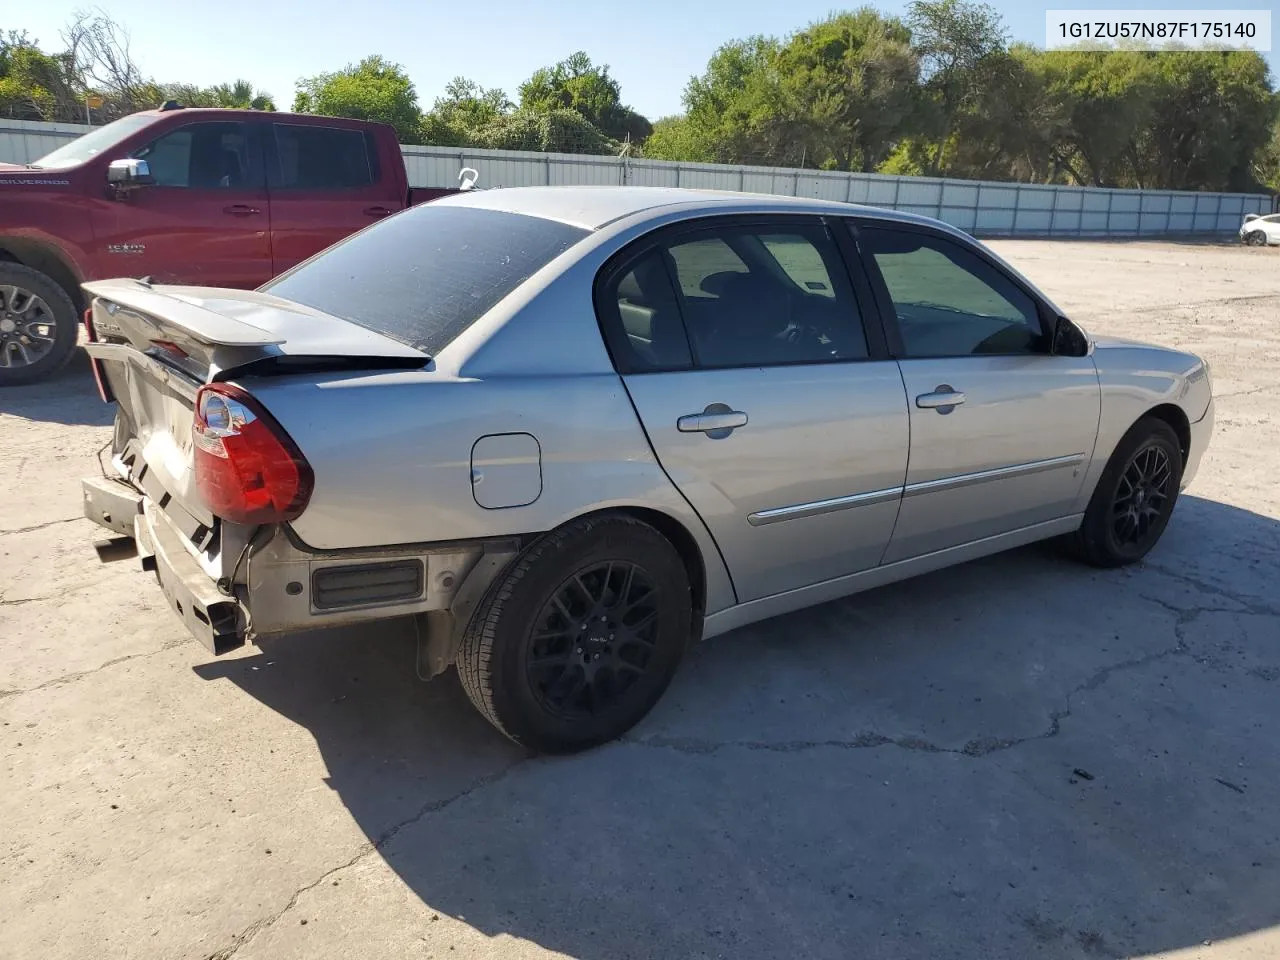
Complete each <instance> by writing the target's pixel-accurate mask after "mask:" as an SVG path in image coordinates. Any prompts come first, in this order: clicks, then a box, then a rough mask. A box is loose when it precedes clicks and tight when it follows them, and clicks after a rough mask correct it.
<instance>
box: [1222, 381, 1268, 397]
mask: <svg viewBox="0 0 1280 960" xmlns="http://www.w3.org/2000/svg"><path fill="white" fill-rule="evenodd" d="M1275 389H1276V388H1275V387H1274V386H1272V385H1270V384H1268V385H1267V386H1263V387H1254V388H1253V389H1252V390H1236V391H1234V392H1233V393H1215V394H1214V395H1213V399H1214V400H1226V399H1228V398H1230V397H1249V396H1252V395H1253V394H1255V393H1263V392H1264V391H1267V390H1275Z"/></svg>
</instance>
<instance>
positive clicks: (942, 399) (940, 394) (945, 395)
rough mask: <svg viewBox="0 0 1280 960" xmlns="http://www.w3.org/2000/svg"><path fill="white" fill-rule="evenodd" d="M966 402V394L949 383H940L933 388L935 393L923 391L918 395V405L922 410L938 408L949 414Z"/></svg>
mask: <svg viewBox="0 0 1280 960" xmlns="http://www.w3.org/2000/svg"><path fill="white" fill-rule="evenodd" d="M962 403H964V394H963V393H961V392H960V391H959V390H956V389H955V388H954V387H952V386H951V384H949V383H940V384H938V385H937V386H936V387H934V388H933V393H922V394H920V396H918V397H916V406H917V407H919V408H920V409H922V410H937V411H938V412H939V413H941V414H948V413H950V412H951V411H952V410H954V409H955V408H956V407H958V406H960V404H962Z"/></svg>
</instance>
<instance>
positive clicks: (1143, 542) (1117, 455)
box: [1075, 417, 1182, 567]
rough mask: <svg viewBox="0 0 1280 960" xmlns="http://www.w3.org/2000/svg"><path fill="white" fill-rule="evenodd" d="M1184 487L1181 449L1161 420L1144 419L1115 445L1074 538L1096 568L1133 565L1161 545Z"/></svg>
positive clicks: (1085, 558)
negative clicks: (1179, 494) (1159, 542)
mask: <svg viewBox="0 0 1280 960" xmlns="http://www.w3.org/2000/svg"><path fill="white" fill-rule="evenodd" d="M1181 482H1182V447H1181V446H1180V444H1179V443H1178V435H1177V434H1176V433H1174V432H1173V428H1172V427H1171V426H1169V424H1167V423H1165V421H1163V420H1160V419H1157V418H1155V417H1144V418H1143V419H1141V420H1139V421H1138V422H1137V423H1135V424H1134V425H1133V426H1132V427H1131V428H1130V429H1129V432H1128V433H1126V434H1125V435H1124V437H1123V438H1121V440H1120V443H1119V444H1117V445H1116V449H1115V452H1114V453H1113V454H1112V455H1111V459H1110V460H1109V461H1108V462H1107V466H1106V469H1104V470H1103V471H1102V476H1101V477H1100V478H1099V480H1098V486H1097V488H1096V489H1095V490H1094V492H1093V497H1092V499H1090V501H1089V507H1088V509H1087V510H1086V511H1085V514H1084V522H1083V523H1082V524H1081V525H1080V529H1079V531H1077V533H1076V535H1075V546H1076V549H1077V551H1078V553H1079V554H1080V555H1081V557H1082V558H1083V559H1084V560H1085V561H1087V562H1088V563H1091V564H1093V565H1094V566H1098V567H1119V566H1124V565H1125V564H1130V563H1136V562H1137V561H1138V560H1141V559H1142V558H1143V557H1145V556H1146V555H1147V554H1148V553H1149V552H1150V551H1151V548H1152V547H1154V546H1155V545H1156V542H1157V541H1159V539H1160V536H1161V534H1163V533H1164V530H1165V527H1167V526H1168V525H1169V518H1170V517H1171V516H1172V515H1173V506H1174V504H1175V503H1176V502H1177V500H1178V487H1179V485H1180V484H1181Z"/></svg>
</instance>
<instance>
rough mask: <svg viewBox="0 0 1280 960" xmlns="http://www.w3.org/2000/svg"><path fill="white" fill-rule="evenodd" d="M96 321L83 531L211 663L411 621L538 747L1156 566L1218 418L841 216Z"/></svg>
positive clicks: (563, 221)
mask: <svg viewBox="0 0 1280 960" xmlns="http://www.w3.org/2000/svg"><path fill="white" fill-rule="evenodd" d="M87 289H88V290H89V292H90V293H91V294H92V296H93V298H94V299H93V306H92V310H91V314H90V317H89V319H88V321H87V323H88V326H89V328H90V329H89V333H90V339H91V341H92V342H91V343H90V345H89V347H88V350H89V353H90V354H91V356H92V358H93V364H94V370H95V374H96V376H97V377H98V380H99V385H100V389H101V390H102V392H103V395H104V398H105V399H108V400H113V401H114V402H115V403H116V404H117V405H118V411H117V416H116V430H115V438H114V444H113V455H112V460H111V467H112V469H111V470H110V471H108V476H106V477H95V478H91V479H88V480H86V481H85V482H84V493H85V511H86V514H87V515H88V516H90V517H91V518H92V519H94V520H96V521H98V522H99V523H102V524H103V525H105V526H107V527H108V528H110V529H112V530H113V531H115V532H116V533H117V534H119V535H120V536H121V537H126V538H132V540H133V541H134V542H135V544H136V548H137V553H138V554H139V555H140V557H141V559H142V564H143V567H144V568H145V569H147V570H152V571H154V572H155V573H156V574H157V576H158V578H159V581H160V586H161V588H162V589H163V591H164V593H165V595H166V597H167V598H168V600H169V602H170V604H171V606H172V607H173V609H174V610H175V612H176V613H177V614H178V615H179V616H180V617H182V619H183V620H184V621H185V623H186V625H187V627H188V628H189V629H190V630H191V632H192V633H193V634H195V636H196V637H197V638H199V639H200V640H201V641H202V642H203V643H204V644H205V645H206V646H208V648H209V649H210V650H211V651H212V652H214V653H221V652H223V651H225V650H228V649H231V648H233V647H236V646H239V645H241V644H243V643H245V642H246V640H253V639H254V638H256V637H262V636H269V635H272V634H280V633H287V632H295V631H304V630H311V629H314V628H317V627H325V626H334V625H350V624H358V623H365V624H372V623H374V622H375V621H379V620H384V619H386V618H390V617H399V616H412V617H414V618H415V622H416V624H417V627H418V635H419V649H418V663H417V669H418V671H419V673H420V674H421V675H423V676H434V675H437V674H439V673H441V672H443V671H444V670H446V669H447V668H448V666H449V665H450V664H456V665H457V669H458V672H459V674H460V676H461V679H462V683H463V686H464V687H465V688H466V691H467V693H468V694H469V695H470V697H471V699H472V700H473V701H474V703H475V705H476V706H477V707H478V708H479V709H480V711H481V712H483V714H484V715H485V716H486V717H487V718H488V719H489V720H491V721H492V722H493V723H494V725H495V726H497V727H498V728H499V729H500V730H501V731H503V732H504V733H505V734H507V735H508V736H509V737H511V738H512V739H514V740H517V741H519V742H521V743H523V744H527V745H528V746H530V747H531V748H533V749H536V750H541V751H552V752H564V751H572V750H578V749H581V748H584V747H588V746H591V745H593V744H599V743H601V742H604V741H607V740H609V739H611V738H614V737H617V736H619V735H620V734H622V733H623V732H624V731H626V730H627V729H628V728H630V727H631V726H632V725H633V724H635V723H636V722H637V721H638V720H639V719H640V718H641V717H643V716H644V715H645V714H646V713H647V712H648V711H649V709H650V708H652V706H653V705H654V703H655V702H656V701H657V700H658V698H659V696H660V695H661V694H662V692H663V690H664V689H665V688H666V686H667V684H668V682H669V681H670V679H671V677H672V674H673V673H674V671H675V669H676V667H677V665H678V664H679V662H680V659H681V657H682V656H683V655H684V653H685V651H686V650H687V649H688V647H689V644H690V643H691V642H692V641H694V640H696V639H697V638H699V637H708V636H712V635H715V634H719V633H724V632H725V631H728V630H732V629H734V628H736V627H740V626H742V625H744V624H748V623H751V622H753V621H757V620H761V619H763V618H766V617H772V616H776V615H778V614H784V613H787V612H789V611H792V610H796V609H798V608H801V607H806V606H809V605H811V604H816V603H822V602H824V601H828V600H832V599H834V598H837V597H842V596H845V595H847V594H851V593H854V592H857V591H860V590H865V589H867V588H870V587H875V586H878V585H881V584H885V583H889V582H891V581H894V580H900V579H902V578H904V577H910V576H913V575H915V574H918V573H923V572H925V571H929V570H936V569H938V568H939V567H944V566H947V565H949V564H953V563H960V562H963V561H966V560H971V559H973V558H975V557H980V556H983V555H985V554H990V553H994V552H996V551H1000V550H1006V549H1009V548H1011V547H1016V546H1019V545H1022V544H1026V543H1030V542H1032V541H1035V540H1042V539H1046V538H1050V537H1061V538H1063V539H1064V540H1065V541H1067V542H1068V543H1069V545H1070V546H1071V547H1072V548H1073V549H1074V551H1075V552H1076V554H1077V555H1078V556H1079V557H1081V558H1082V559H1084V560H1085V561H1087V562H1089V563H1093V564H1097V565H1101V566H1114V565H1119V564H1127V563H1132V562H1134V561H1136V560H1139V559H1140V558H1142V557H1143V556H1145V555H1146V554H1147V552H1148V551H1150V550H1151V549H1152V547H1154V546H1155V544H1156V542H1157V541H1158V540H1159V538H1160V536H1161V534H1162V533H1163V531H1164V529H1165V526H1166V525H1167V524H1168V523H1169V519H1170V516H1171V514H1172V512H1173V507H1174V503H1175V501H1176V500H1177V497H1178V492H1179V490H1180V489H1181V488H1183V487H1184V486H1185V485H1186V484H1187V483H1188V482H1189V481H1190V479H1191V477H1192V475H1193V474H1194V473H1195V470H1196V467H1197V465H1198V464H1199V462H1200V459H1201V456H1202V454H1203V453H1204V450H1205V446H1206V444H1207V442H1208V439H1209V434H1210V432H1211V429H1212V421H1213V403H1212V397H1211V390H1210V382H1209V374H1208V370H1207V368H1206V366H1205V364H1204V362H1203V361H1202V360H1200V359H1198V358H1197V357H1195V356H1192V355H1190V354H1187V353H1182V352H1179V351H1175V350H1168V349H1163V348H1160V347H1155V346H1146V345H1143V344H1139V343H1131V342H1126V341H1117V340H1104V339H1101V338H1097V337H1091V336H1089V335H1087V334H1086V333H1084V332H1083V331H1082V330H1081V329H1080V328H1079V327H1078V326H1077V325H1076V324H1075V323H1073V322H1072V321H1071V320H1069V319H1068V318H1067V317H1065V316H1064V315H1063V313H1062V311H1061V310H1059V309H1058V308H1057V307H1055V306H1054V305H1053V303H1052V302H1051V301H1050V300H1049V298H1048V297H1046V296H1045V295H1044V294H1043V293H1041V292H1040V291H1039V290H1037V289H1036V288H1035V286H1033V285H1032V284H1031V283H1030V282H1028V281H1027V280H1026V278H1024V277H1022V276H1021V275H1019V274H1018V272H1017V271H1015V270H1014V269H1013V268H1011V267H1010V266H1009V265H1008V264H1006V263H1004V262H1003V261H1002V260H1000V259H999V258H998V257H997V256H995V255H994V254H993V253H991V252H990V251H989V250H987V249H986V248H985V247H983V246H982V245H981V244H979V243H977V242H976V241H974V240H973V239H972V238H970V237H969V236H967V235H965V234H963V233H961V232H959V231H957V230H955V229H952V228H951V227H948V226H946V225H944V224H942V223H938V222H936V221H933V220H928V219H925V218H922V217H916V216H911V215H908V214H902V213H894V212H889V211H884V210H877V209H872V208H867V207H857V206H852V205H848V204H841V203H830V202H823V201H815V200H801V199H792V198H783V197H764V196H750V195H744V194H727V193H726V194H720V193H710V192H690V191H681V190H663V189H644V188H529V189H508V190H491V191H484V192H472V193H469V194H462V195H459V196H456V197H451V198H448V199H444V200H440V201H436V202H434V203H431V204H427V205H423V206H419V207H415V208H413V209H411V210H409V211H406V212H404V213H402V214H399V215H397V216H395V217H392V218H390V219H388V220H386V221H383V222H381V223H379V224H377V225H375V226H372V227H370V228H369V229H367V230H365V231H363V232H362V233H360V234H357V235H356V236H354V237H352V238H349V239H347V240H345V241H343V242H341V243H339V244H338V245H336V246H334V247H332V248H330V249H329V250H327V251H325V252H324V253H321V254H319V255H318V256H316V257H314V258H313V259H311V260H310V261H308V262H306V263H304V264H302V265H300V266H298V267H296V268H295V269H293V270H292V271H290V272H289V273H287V274H284V275H283V276H281V277H279V278H277V279H275V280H274V281H272V282H271V283H269V284H267V286H265V287H263V288H262V289H261V290H259V291H257V292H239V291H231V290H215V289H208V288H193V287H160V286H150V285H149V284H147V283H146V282H145V281H134V280H112V281H104V282H100V283H93V284H88V285H87ZM406 666H407V667H409V665H406Z"/></svg>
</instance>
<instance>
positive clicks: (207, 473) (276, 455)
mask: <svg viewBox="0 0 1280 960" xmlns="http://www.w3.org/2000/svg"><path fill="white" fill-rule="evenodd" d="M191 435H192V438H193V439H194V441H195V473H196V489H197V490H199V491H200V496H201V498H202V499H203V500H204V502H205V504H206V505H207V506H208V507H209V510H210V511H211V512H212V513H213V514H214V516H217V517H222V518H223V519H224V520H230V521H231V522H233V523H244V524H260V523H283V522H284V521H286V520H293V519H295V518H297V517H298V516H299V515H301V513H302V511H303V510H305V509H306V506H307V501H308V500H310V499H311V488H312V485H313V484H314V481H315V478H314V476H313V475H312V472H311V465H310V464H308V463H307V460H306V458H305V457H304V456H303V455H302V451H301V450H299V449H298V447H297V445H296V444H295V443H294V442H293V440H292V439H290V437H289V435H288V434H287V433H285V432H284V430H283V429H282V428H281V427H280V424H278V423H276V421H275V420H274V419H273V418H272V417H271V415H270V414H269V413H267V411H266V410H264V409H263V408H262V406H261V405H260V404H259V403H258V402H257V401H256V400H254V399H253V398H252V397H251V396H249V395H248V394H247V393H245V392H244V391H243V390H241V389H239V388H238V387H233V386H231V385H230V384H226V383H210V384H207V385H205V386H203V387H201V388H200V391H199V392H198V393H197V394H196V416H195V422H194V423H193V424H192V425H191Z"/></svg>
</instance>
